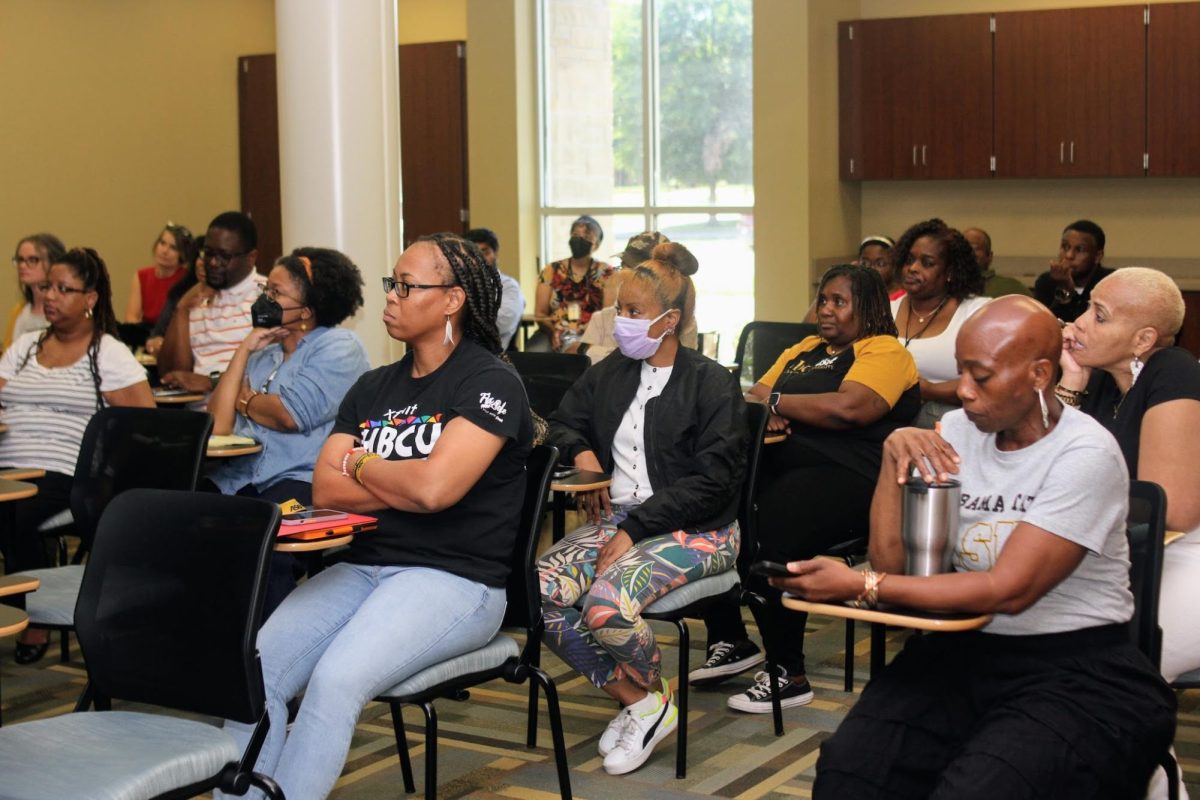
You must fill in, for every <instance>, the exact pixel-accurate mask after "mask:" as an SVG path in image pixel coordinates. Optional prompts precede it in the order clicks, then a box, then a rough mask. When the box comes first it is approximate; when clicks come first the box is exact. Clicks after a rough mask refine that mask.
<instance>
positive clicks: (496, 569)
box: [333, 340, 533, 586]
mask: <svg viewBox="0 0 1200 800" xmlns="http://www.w3.org/2000/svg"><path fill="white" fill-rule="evenodd" d="M456 417H465V418H466V419H468V420H470V421H471V422H473V423H474V424H476V425H478V426H479V427H480V428H482V429H484V430H485V431H488V432H489V433H494V434H497V435H499V436H503V437H505V442H504V446H503V447H502V448H501V450H500V453H499V455H497V456H496V458H495V460H493V461H492V463H491V465H489V466H488V468H487V470H486V471H484V473H483V476H482V477H481V478H480V479H479V480H478V482H476V484H475V485H474V486H472V487H471V489H470V490H469V491H468V492H467V493H466V495H464V496H463V498H462V499H461V500H460V501H458V502H457V503H456V504H454V505H453V506H451V507H450V508H447V509H445V510H443V511H438V512H435V513H432V514H417V513H413V512H408V511H397V510H395V509H384V510H382V511H378V512H373V516H378V517H379V528H378V529H377V530H375V531H373V532H371V533H366V534H363V535H361V536H358V537H355V539H354V543H353V544H352V545H351V546H350V553H349V557H348V558H347V561H349V562H351V563H354V564H377V565H388V566H394V565H404V566H427V567H434V568H436V569H442V570H445V571H447V572H451V573H453V574H455V575H460V576H462V577H464V578H468V579H470V580H474V581H479V582H481V583H484V584H486V585H488V586H503V585H504V582H505V579H506V578H507V577H508V571H509V562H510V559H511V554H512V549H513V546H514V544H515V541H516V531H517V526H518V524H519V523H520V518H521V503H522V501H523V500H524V496H525V462H526V460H527V459H528V457H529V452H530V450H531V449H532V443H533V421H532V417H531V416H530V413H529V401H528V400H527V399H526V397H525V387H524V385H523V384H522V383H521V379H520V377H519V376H518V375H517V374H516V371H515V370H513V369H512V367H510V366H508V365H507V364H505V363H504V362H502V361H500V360H499V359H498V358H496V357H495V356H494V355H492V354H491V353H489V352H487V351H486V350H484V349H483V348H482V347H480V346H479V345H477V344H475V343H474V342H472V341H470V340H465V341H463V342H462V343H461V344H460V345H459V346H458V347H456V348H455V349H454V352H453V353H451V354H450V357H449V358H448V359H446V363H444V364H442V366H441V367H439V368H438V369H437V370H435V371H434V372H432V373H430V374H429V375H425V376H423V377H420V378H414V377H413V376H412V354H411V353H409V354H408V355H406V356H405V357H404V358H402V359H401V360H400V361H398V362H397V363H395V364H390V365H388V366H385V367H380V368H379V369H375V370H371V371H370V372H367V373H366V374H364V375H363V376H362V377H361V378H359V379H358V382H357V383H355V384H354V386H353V387H351V389H350V391H349V392H348V393H347V394H346V398H345V399H344V400H343V401H342V405H341V408H340V409H339V410H338V417H337V422H336V423H334V427H333V430H334V432H335V433H347V434H350V435H351V436H355V437H357V438H359V439H361V440H362V443H363V446H364V447H365V448H366V449H367V450H368V451H370V452H373V453H378V454H379V455H381V456H383V457H384V458H386V459H388V460H389V461H402V460H407V459H411V458H425V457H426V456H428V455H429V454H430V453H431V452H433V448H434V446H435V445H436V444H437V439H438V437H439V436H440V435H441V432H442V431H443V430H444V429H445V426H446V425H447V424H449V423H450V421H451V420H453V419H455V418H456Z"/></svg>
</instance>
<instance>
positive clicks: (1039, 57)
mask: <svg viewBox="0 0 1200 800" xmlns="http://www.w3.org/2000/svg"><path fill="white" fill-rule="evenodd" d="M995 44H996V51H995V53H996V54H995V58H996V85H995V104H996V127H995V152H996V175H997V177H1005V178H1035V177H1079V178H1090V177H1128V176H1136V175H1144V174H1145V166H1144V157H1145V152H1146V114H1145V108H1146V23H1145V7H1144V6H1140V5H1139V6H1111V7H1105V8H1075V9H1067V10H1059V11H1025V12H1013V13H1006V14H996V40H995Z"/></svg>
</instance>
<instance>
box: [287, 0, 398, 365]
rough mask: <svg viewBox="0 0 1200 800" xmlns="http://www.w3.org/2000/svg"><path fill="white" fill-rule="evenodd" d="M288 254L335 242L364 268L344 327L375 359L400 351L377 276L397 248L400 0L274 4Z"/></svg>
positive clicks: (386, 267) (313, 0)
mask: <svg viewBox="0 0 1200 800" xmlns="http://www.w3.org/2000/svg"><path fill="white" fill-rule="evenodd" d="M275 39H276V47H277V56H276V70H277V81H278V86H279V168H280V194H281V201H282V202H281V205H282V213H283V251H284V252H285V253H286V252H290V251H291V249H292V248H294V247H298V246H301V245H317V246H324V247H335V248H337V249H338V250H341V251H342V252H344V253H346V255H348V256H349V257H350V259H351V260H352V261H354V263H355V264H357V265H358V267H359V269H360V270H361V271H362V275H363V282H364V284H365V286H364V287H363V299H364V303H363V309H362V311H360V312H359V314H358V315H357V316H356V317H355V318H354V319H353V320H351V321H348V322H347V323H346V324H347V325H348V326H349V327H351V328H352V329H353V330H354V331H355V333H357V334H358V336H359V338H361V339H362V341H363V344H364V345H366V348H367V354H368V356H369V357H370V360H371V364H372V365H373V366H379V365H381V364H385V363H388V362H389V361H392V360H394V359H395V357H396V356H398V355H399V353H400V352H401V350H400V345H398V344H397V343H395V342H393V341H392V340H391V338H390V337H388V335H387V332H386V331H385V330H384V327H383V323H382V321H381V319H380V317H381V315H382V313H383V306H384V295H383V290H382V289H381V288H380V283H379V279H380V277H381V276H383V275H389V274H391V269H392V265H393V264H394V263H395V261H396V258H397V257H398V256H399V254H400V247H401V242H402V239H401V230H400V227H401V219H402V217H401V197H400V194H401V188H400V111H399V104H400V95H399V92H400V88H399V77H398V75H399V72H398V70H399V64H398V60H399V52H398V49H397V45H396V1H395V0H280V1H279V2H276V3H275Z"/></svg>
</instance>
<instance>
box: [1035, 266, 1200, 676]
mask: <svg viewBox="0 0 1200 800" xmlns="http://www.w3.org/2000/svg"><path fill="white" fill-rule="evenodd" d="M1183 316H1184V304H1183V295H1182V294H1181V293H1180V291H1179V287H1178V286H1177V285H1176V284H1175V281H1173V280H1172V279H1171V278H1170V277H1169V276H1167V275H1164V274H1163V273H1161V272H1159V271H1158V270H1156V269H1147V268H1145V267H1125V268H1124V269H1119V270H1117V271H1116V272H1114V273H1113V274H1111V275H1109V276H1108V277H1106V278H1104V279H1103V280H1101V281H1100V282H1099V283H1097V284H1096V286H1095V287H1094V288H1093V289H1092V295H1091V302H1090V303H1089V305H1088V309H1087V311H1085V312H1083V314H1082V315H1080V317H1079V318H1078V319H1076V320H1075V322H1074V323H1072V324H1070V325H1067V327H1066V329H1064V330H1063V353H1062V362H1061V366H1062V379H1061V381H1060V382H1059V384H1058V387H1057V388H1056V389H1055V394H1057V395H1058V397H1059V399H1061V400H1062V401H1063V402H1064V403H1067V404H1069V405H1075V406H1078V407H1079V409H1080V410H1081V411H1083V412H1084V413H1086V414H1089V415H1091V416H1093V417H1095V418H1096V420H1097V421H1098V422H1099V423H1100V424H1101V425H1103V426H1104V427H1105V428H1107V429H1108V430H1109V432H1110V433H1112V434H1113V435H1114V436H1115V437H1116V438H1117V444H1119V445H1120V446H1121V453H1122V455H1124V456H1125V464H1126V465H1127V466H1128V467H1129V476H1130V477H1131V478H1137V479H1139V480H1144V481H1153V482H1154V483H1157V484H1159V485H1160V486H1162V487H1163V490H1164V491H1165V492H1166V494H1167V528H1169V529H1171V530H1176V531H1182V532H1183V533H1186V534H1187V535H1186V536H1185V537H1184V538H1183V539H1181V540H1180V541H1177V542H1174V543H1172V545H1171V546H1170V547H1168V548H1167V549H1166V552H1165V554H1164V557H1163V575H1162V596H1161V598H1160V600H1159V610H1158V620H1159V624H1160V625H1161V626H1162V630H1163V646H1162V674H1163V677H1164V678H1166V679H1167V680H1168V681H1173V680H1175V679H1176V678H1178V677H1179V675H1180V674H1181V673H1183V672H1188V671H1190V670H1194V669H1200V625H1197V624H1196V617H1195V612H1196V608H1197V606H1198V604H1200V472H1197V471H1196V468H1195V463H1194V461H1193V459H1194V458H1195V457H1196V453H1197V452H1198V451H1200V364H1198V363H1197V362H1196V356H1194V355H1193V354H1191V353H1189V352H1188V351H1187V350H1184V349H1183V348H1182V347H1175V346H1174V344H1175V337H1176V335H1178V333H1179V329H1180V327H1181V326H1182V325H1183Z"/></svg>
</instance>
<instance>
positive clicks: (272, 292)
mask: <svg viewBox="0 0 1200 800" xmlns="http://www.w3.org/2000/svg"><path fill="white" fill-rule="evenodd" d="M262 293H263V294H264V295H266V296H267V297H269V298H270V299H272V300H274V301H275V302H276V303H278V302H279V298H281V297H283V298H286V299H288V300H295V301H296V302H297V303H299V302H300V299H299V298H298V297H292V296H291V295H290V294H284V293H283V292H281V291H279V290H277V289H272V288H271V287H270V286H264V287H263V289H262Z"/></svg>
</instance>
